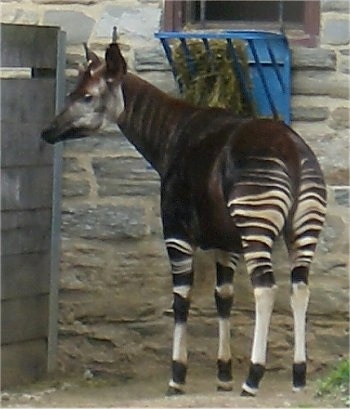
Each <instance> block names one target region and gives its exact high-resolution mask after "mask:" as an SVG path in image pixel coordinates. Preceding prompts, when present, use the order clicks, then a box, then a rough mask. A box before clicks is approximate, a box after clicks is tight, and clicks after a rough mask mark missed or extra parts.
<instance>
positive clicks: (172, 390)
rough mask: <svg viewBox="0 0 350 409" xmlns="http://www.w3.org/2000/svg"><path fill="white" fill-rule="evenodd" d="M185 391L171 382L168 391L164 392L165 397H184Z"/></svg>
mask: <svg viewBox="0 0 350 409" xmlns="http://www.w3.org/2000/svg"><path fill="white" fill-rule="evenodd" d="M184 394H185V390H184V387H183V386H182V385H177V384H175V383H174V382H171V383H170V385H169V386H168V390H167V392H166V396H177V395H184Z"/></svg>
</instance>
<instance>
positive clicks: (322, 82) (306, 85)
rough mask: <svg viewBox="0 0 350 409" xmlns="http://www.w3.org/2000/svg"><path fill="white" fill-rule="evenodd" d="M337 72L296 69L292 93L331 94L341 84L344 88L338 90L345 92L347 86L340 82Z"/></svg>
mask: <svg viewBox="0 0 350 409" xmlns="http://www.w3.org/2000/svg"><path fill="white" fill-rule="evenodd" d="M336 77H337V76H336V74H335V73H334V75H333V73H332V72H324V71H314V70H310V71H299V70H297V71H294V73H293V76H292V93H293V94H301V95H329V94H332V92H335V87H336V86H340V87H342V88H343V90H338V92H339V93H341V94H343V93H344V91H346V89H347V87H344V84H343V83H338V82H337V78H336Z"/></svg>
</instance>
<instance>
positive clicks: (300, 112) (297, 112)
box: [292, 106, 329, 122]
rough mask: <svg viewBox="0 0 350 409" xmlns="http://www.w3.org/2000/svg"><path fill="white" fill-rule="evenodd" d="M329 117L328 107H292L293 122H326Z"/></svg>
mask: <svg viewBox="0 0 350 409" xmlns="http://www.w3.org/2000/svg"><path fill="white" fill-rule="evenodd" d="M328 116H329V109H328V108H327V107H308V106H295V107H292V120H293V121H309V122H313V121H324V120H325V119H327V118H328Z"/></svg>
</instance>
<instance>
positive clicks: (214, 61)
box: [173, 40, 255, 115]
mask: <svg viewBox="0 0 350 409" xmlns="http://www.w3.org/2000/svg"><path fill="white" fill-rule="evenodd" d="M186 43H187V46H188V50H189V52H190V54H191V57H192V62H193V69H194V75H192V76H191V73H190V70H189V61H188V57H186V54H185V51H184V48H183V46H182V45H181V44H179V45H178V46H177V47H176V48H175V49H174V55H173V58H174V66H175V69H176V71H177V74H178V78H177V79H178V80H179V81H180V82H181V83H182V85H183V96H184V98H185V99H186V100H187V101H189V102H191V103H193V104H195V105H200V106H210V107H221V108H229V109H232V110H234V111H235V112H236V113H237V114H240V115H254V113H255V108H254V104H253V103H250V104H249V103H248V104H247V102H246V101H245V100H244V98H243V96H242V91H241V87H240V84H239V79H238V77H237V75H236V73H235V72H234V70H233V66H232V61H231V58H230V56H229V53H228V50H227V43H226V41H225V40H209V47H210V50H211V52H210V53H209V52H208V51H207V50H206V48H205V46H204V44H203V42H202V41H201V40H189V41H187V42H186ZM232 44H233V46H234V50H235V53H236V55H237V58H238V61H239V63H240V65H241V68H242V71H243V73H244V78H245V83H246V84H247V87H248V88H249V87H251V81H250V77H249V66H248V60H247V56H246V51H245V43H244V42H243V41H240V40H234V41H232Z"/></svg>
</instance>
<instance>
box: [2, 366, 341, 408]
mask: <svg viewBox="0 0 350 409" xmlns="http://www.w3.org/2000/svg"><path fill="white" fill-rule="evenodd" d="M288 375H289V374H287V373H285V372H272V373H267V374H266V375H265V377H264V380H263V382H262V384H261V388H260V392H259V395H258V396H257V397H255V398H246V397H240V396H239V393H240V385H241V383H242V381H243V380H244V376H243V375H242V376H237V377H236V381H235V385H234V390H233V391H232V392H217V391H216V389H215V383H214V380H213V378H212V377H210V378H209V377H208V376H206V374H205V373H204V374H203V373H202V374H201V373H197V374H193V373H191V375H190V377H189V379H188V387H187V393H186V395H181V396H174V397H166V396H165V394H164V391H165V389H166V384H167V379H166V378H165V377H164V376H162V377H161V378H160V377H158V378H149V379H145V380H129V381H126V382H121V381H119V382H117V381H115V380H114V381H113V380H100V379H94V378H93V379H89V380H87V379H84V378H83V377H81V378H79V377H70V378H69V377H67V376H66V377H62V376H56V377H54V378H52V379H47V380H45V381H41V382H39V383H35V384H31V385H27V386H22V387H18V388H16V389H13V390H8V391H3V392H2V407H76V408H81V407H86V408H90V407H117V408H121V407H139V408H146V407H148V408H158V407H164V408H199V407H203V408H213V407H216V408H226V407H230V408H248V407H249V408H256V407H257V408H263V407H265V408H309V407H310V408H313V407H315V408H322V407H327V408H329V407H338V408H339V407H344V405H343V404H342V402H341V400H340V398H332V399H331V398H329V397H328V398H324V397H323V398H320V397H316V388H317V380H315V379H314V380H313V379H310V380H309V384H308V387H307V388H306V390H305V391H303V392H299V393H293V392H292V391H291V385H290V379H289V376H288Z"/></svg>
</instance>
